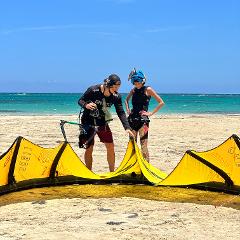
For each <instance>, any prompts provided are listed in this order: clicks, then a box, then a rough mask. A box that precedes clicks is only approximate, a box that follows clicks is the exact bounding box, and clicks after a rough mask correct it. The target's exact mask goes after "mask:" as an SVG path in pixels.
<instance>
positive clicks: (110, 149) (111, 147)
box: [105, 143, 114, 151]
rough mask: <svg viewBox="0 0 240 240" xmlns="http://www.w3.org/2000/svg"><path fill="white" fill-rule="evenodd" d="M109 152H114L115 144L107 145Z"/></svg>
mask: <svg viewBox="0 0 240 240" xmlns="http://www.w3.org/2000/svg"><path fill="white" fill-rule="evenodd" d="M105 146H106V148H107V150H108V151H114V143H105Z"/></svg>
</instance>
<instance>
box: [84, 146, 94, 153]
mask: <svg viewBox="0 0 240 240" xmlns="http://www.w3.org/2000/svg"><path fill="white" fill-rule="evenodd" d="M85 153H86V154H92V153H93V145H91V146H89V147H88V148H87V149H86V150H85Z"/></svg>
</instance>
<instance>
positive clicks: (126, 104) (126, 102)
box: [125, 89, 133, 114]
mask: <svg viewBox="0 0 240 240" xmlns="http://www.w3.org/2000/svg"><path fill="white" fill-rule="evenodd" d="M132 95H133V89H132V90H131V91H130V93H129V94H128V95H127V98H126V100H125V106H126V110H127V113H128V114H130V112H131V111H130V108H129V104H128V102H129V100H130V98H131V97H132Z"/></svg>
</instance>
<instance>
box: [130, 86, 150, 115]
mask: <svg viewBox="0 0 240 240" xmlns="http://www.w3.org/2000/svg"><path fill="white" fill-rule="evenodd" d="M147 88H148V87H147V86H143V87H141V88H140V89H137V88H134V90H133V95H132V106H133V108H132V113H133V114H134V115H140V114H139V112H140V111H143V110H144V111H146V112H147V111H148V106H149V102H150V100H151V96H147V95H146V90H147Z"/></svg>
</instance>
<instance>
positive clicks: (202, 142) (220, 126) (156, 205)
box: [0, 115, 240, 240]
mask: <svg viewBox="0 0 240 240" xmlns="http://www.w3.org/2000/svg"><path fill="white" fill-rule="evenodd" d="M59 119H65V120H71V121H73V120H75V119H76V116H0V153H3V152H5V151H6V150H7V149H8V148H9V147H10V145H11V144H12V143H13V141H14V140H15V138H16V137H17V136H19V135H21V136H23V137H25V138H27V139H29V140H30V141H32V142H34V143H36V144H39V145H41V146H43V147H53V146H56V145H58V143H59V141H60V140H62V136H61V131H60V128H59ZM239 127H240V117H239V116H231V115H228V116H227V115H200V116H197V115H166V116H161V117H160V118H159V117H158V118H153V119H152V121H151V130H150V140H149V150H150V156H151V163H152V164H153V165H154V166H156V167H158V168H161V169H162V170H164V171H166V172H168V173H169V172H171V171H172V169H173V168H174V167H175V166H176V164H177V163H178V162H179V161H180V159H181V157H182V156H183V154H184V152H185V151H186V150H188V149H194V150H197V151H204V150H208V149H211V148H213V147H215V146H217V145H219V144H220V143H222V142H223V141H224V140H226V139H227V138H228V137H229V136H231V135H232V134H233V133H235V134H238V133H239ZM111 128H112V131H113V134H114V140H115V146H116V147H115V150H116V158H117V159H116V165H117V166H118V165H119V163H120V162H121V159H122V158H123V156H124V152H125V148H126V145H127V142H128V138H127V136H126V135H125V133H124V130H123V128H122V127H121V124H120V122H119V120H117V119H115V120H114V122H113V123H111ZM66 131H67V135H68V138H69V141H70V142H71V145H72V146H73V148H74V150H75V151H76V152H77V154H78V155H79V156H80V157H81V158H82V156H83V150H82V149H78V147H77V128H76V127H75V126H67V127H66ZM93 170H94V171H95V172H106V171H108V166H107V161H106V153H105V151H103V145H102V144H101V143H99V141H96V146H95V152H94V163H93ZM0 201H1V197H0ZM0 222H1V223H0V240H1V239H98V240H101V239H220V238H224V239H239V238H240V212H239V211H238V210H235V209H231V208H225V207H216V208H215V207H214V206H206V205H204V206H203V205H196V204H190V203H168V202H159V201H149V200H141V199H134V198H115V199H114V198H113V199H78V198H75V199H61V200H60V199H59V200H58V199H57V200H47V201H40V202H32V203H31V202H26V203H18V204H9V205H6V206H2V207H0Z"/></svg>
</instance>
